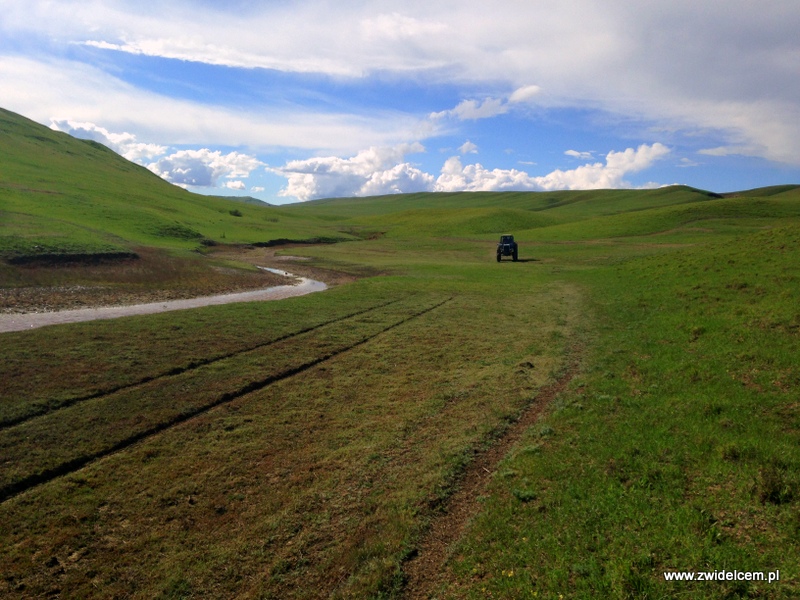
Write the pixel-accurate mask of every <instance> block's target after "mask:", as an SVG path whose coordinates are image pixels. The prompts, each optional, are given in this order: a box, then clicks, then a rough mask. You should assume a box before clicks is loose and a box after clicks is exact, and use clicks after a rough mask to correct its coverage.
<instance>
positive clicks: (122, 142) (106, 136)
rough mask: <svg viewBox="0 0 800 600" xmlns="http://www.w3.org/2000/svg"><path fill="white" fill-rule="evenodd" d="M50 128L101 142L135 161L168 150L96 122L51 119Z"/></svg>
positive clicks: (149, 157)
mask: <svg viewBox="0 0 800 600" xmlns="http://www.w3.org/2000/svg"><path fill="white" fill-rule="evenodd" d="M50 128H51V129H55V130H56V131H63V132H64V133H68V134H70V135H71V136H73V137H76V138H80V139H84V140H94V141H95V142H100V143H101V144H103V145H105V146H108V147H109V148H111V149H112V150H114V151H115V152H116V153H117V154H121V155H122V156H124V157H125V158H127V159H128V160H131V161H134V162H141V161H142V160H143V159H152V158H154V157H156V156H159V155H161V154H164V152H166V151H167V147H166V146H160V145H159V144H146V143H143V142H138V141H137V140H136V136H135V135H133V134H132V133H112V132H110V131H108V129H106V128H105V127H100V126H98V125H95V124H94V123H81V122H76V121H69V120H51V122H50Z"/></svg>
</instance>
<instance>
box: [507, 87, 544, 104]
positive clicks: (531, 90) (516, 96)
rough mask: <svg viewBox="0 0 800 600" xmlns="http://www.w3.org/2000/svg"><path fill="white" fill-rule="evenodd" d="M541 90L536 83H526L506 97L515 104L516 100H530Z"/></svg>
mask: <svg viewBox="0 0 800 600" xmlns="http://www.w3.org/2000/svg"><path fill="white" fill-rule="evenodd" d="M541 91H542V88H540V87H539V86H538V85H526V86H523V87H521V88H518V89H516V90H514V92H513V93H512V94H511V95H510V96H509V97H508V101H509V102H511V103H512V104H516V103H518V102H530V101H531V100H533V99H534V98H535V97H536V96H538V95H539V93H540V92H541Z"/></svg>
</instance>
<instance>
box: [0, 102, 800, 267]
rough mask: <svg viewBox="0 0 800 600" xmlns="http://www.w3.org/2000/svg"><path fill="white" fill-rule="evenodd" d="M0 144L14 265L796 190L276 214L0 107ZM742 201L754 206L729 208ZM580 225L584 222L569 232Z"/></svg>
mask: <svg viewBox="0 0 800 600" xmlns="http://www.w3.org/2000/svg"><path fill="white" fill-rule="evenodd" d="M0 144H2V148H3V151H2V153H0V257H5V258H6V259H21V260H24V257H26V256H36V255H42V254H44V255H57V254H76V255H77V254H82V255H85V254H93V253H95V254H96V253H100V254H103V253H108V254H114V253H125V252H128V251H130V249H131V248H132V247H134V246H153V247H161V248H173V249H184V250H187V249H196V248H199V247H202V246H203V245H213V244H219V243H249V244H253V243H258V244H262V245H266V244H268V243H270V242H271V241H274V240H295V241H296V240H319V239H325V240H355V239H361V238H363V237H370V236H372V235H375V234H376V233H380V234H381V235H383V234H386V235H391V236H401V237H418V236H434V237H436V236H469V237H473V236H482V237H484V238H487V239H488V238H491V237H493V236H495V235H497V234H500V233H515V234H518V235H521V238H522V239H554V240H557V239H567V238H569V237H571V236H572V237H574V236H578V237H581V238H591V237H592V236H598V235H601V236H602V235H605V236H618V235H628V234H630V235H638V234H642V233H653V232H658V231H664V230H666V229H669V228H672V227H679V226H681V225H684V224H686V223H690V222H693V221H695V220H703V219H710V218H717V217H718V216H720V215H723V216H724V215H725V214H726V211H728V212H730V211H738V213H737V214H739V213H742V211H745V212H747V211H748V210H749V211H751V212H752V211H755V213H757V212H758V210H760V209H759V208H758V207H759V206H762V204H763V203H764V202H770V203H773V204H774V203H780V202H782V200H783V199H787V198H796V197H797V194H798V193H800V187H799V186H797V185H785V186H772V187H768V188H760V189H755V190H748V191H743V192H737V193H729V194H724V195H722V194H717V193H714V192H709V191H705V190H699V189H695V188H691V187H687V186H669V187H664V188H659V189H654V190H586V191H558V192H458V193H414V194H395V195H388V196H375V197H367V198H335V199H322V200H315V201H311V202H306V203H298V204H293V205H286V206H279V207H277V206H271V205H269V204H267V203H265V202H262V201H260V200H258V199H256V198H252V197H249V196H244V197H223V196H202V195H198V194H193V193H191V192H188V191H186V190H184V189H182V188H179V187H177V186H174V185H171V184H170V183H168V182H166V181H164V180H163V179H161V178H159V177H158V176H156V175H155V174H153V173H152V172H150V171H149V170H147V169H146V168H144V167H142V166H140V165H137V164H134V163H132V162H130V161H128V160H126V159H124V158H123V157H121V156H119V155H118V154H116V153H115V152H113V151H112V150H110V149H109V148H107V147H105V146H103V145H102V144H99V143H97V142H94V141H87V140H79V139H76V138H73V137H71V136H69V135H67V134H65V133H61V132H57V131H53V130H51V129H49V128H47V127H44V126H43V125H40V124H38V123H35V122H33V121H31V120H29V119H26V118H24V117H22V116H20V115H17V114H15V113H12V112H10V111H7V110H3V109H0ZM742 197H747V198H753V203H744V204H743V203H741V202H735V200H737V199H739V198H742ZM759 203H762V204H759ZM770 206H772V204H771V205H770ZM775 206H776V207H777V208H776V210H780V206H779V205H778V204H775ZM755 213H754V214H755ZM634 215H636V216H634ZM756 216H757V214H756ZM577 222H581V223H582V225H581V226H577V225H574V226H572V225H571V226H567V225H568V224H575V223H577Z"/></svg>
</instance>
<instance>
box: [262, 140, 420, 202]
mask: <svg viewBox="0 0 800 600" xmlns="http://www.w3.org/2000/svg"><path fill="white" fill-rule="evenodd" d="M424 151H425V148H424V147H423V146H422V144H419V143H414V144H401V145H399V146H395V147H391V148H388V147H385V148H379V147H372V148H369V149H368V150H362V151H361V152H359V153H358V154H356V155H355V156H353V157H351V158H339V157H337V156H326V157H319V158H309V159H306V160H293V161H289V162H287V163H286V164H285V165H284V166H283V167H279V168H269V169H268V170H269V171H271V172H273V173H276V174H278V175H282V176H283V177H286V178H287V180H288V182H287V186H286V188H284V189H283V190H281V191H280V192H279V195H280V196H289V197H295V198H297V199H298V200H301V201H306V200H311V199H314V198H332V197H343V196H367V195H377V194H391V193H397V192H415V191H424V190H428V189H430V187H431V186H432V184H433V176H432V175H429V174H427V173H424V172H422V171H421V170H419V169H418V168H416V167H414V166H412V165H411V164H409V163H406V162H403V161H404V158H405V155H406V154H412V153H417V152H424Z"/></svg>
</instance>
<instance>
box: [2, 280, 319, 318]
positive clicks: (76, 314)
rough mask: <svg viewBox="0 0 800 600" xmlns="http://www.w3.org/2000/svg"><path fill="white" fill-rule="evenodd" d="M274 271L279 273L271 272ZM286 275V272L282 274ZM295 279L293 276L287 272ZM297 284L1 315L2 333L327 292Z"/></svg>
mask: <svg viewBox="0 0 800 600" xmlns="http://www.w3.org/2000/svg"><path fill="white" fill-rule="evenodd" d="M270 270H271V271H273V272H277V271H275V270H273V269H270ZM281 274H284V272H281ZM285 275H286V276H288V277H294V275H292V274H291V273H285ZM298 281H299V282H298V283H297V284H296V285H279V286H274V287H268V288H264V289H261V290H253V291H249V292H238V293H233V294H219V295H216V296H203V297H200V298H188V299H185V300H169V301H165V302H150V303H147V304H133V305H129V306H105V307H100V308H81V309H76V310H60V311H56V312H38V313H20V314H4V315H0V333H5V332H8V331H25V330H28V329H35V328H37V327H44V326H46V325H59V324H63V323H78V322H82V321H94V320H97V319H116V318H118V317H128V316H132V315H150V314H154V313H160V312H167V311H171V310H183V309H187V308H200V307H202V306H211V305H216V304H230V303H233V302H255V301H263V300H282V299H283V298H292V297H294V296H303V295H305V294H311V293H313V292H321V291H323V290H325V289H327V287H328V286H327V285H326V284H325V283H323V282H321V281H317V280H315V279H308V278H306V277H299V278H298Z"/></svg>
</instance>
